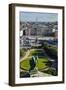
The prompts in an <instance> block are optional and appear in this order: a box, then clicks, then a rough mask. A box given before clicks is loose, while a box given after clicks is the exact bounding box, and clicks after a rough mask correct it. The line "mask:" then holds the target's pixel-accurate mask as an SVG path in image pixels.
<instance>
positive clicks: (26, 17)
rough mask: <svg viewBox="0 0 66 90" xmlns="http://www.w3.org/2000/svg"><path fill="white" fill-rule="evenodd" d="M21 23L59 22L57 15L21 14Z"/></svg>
mask: <svg viewBox="0 0 66 90" xmlns="http://www.w3.org/2000/svg"><path fill="white" fill-rule="evenodd" d="M20 21H24V22H27V21H29V22H36V21H37V22H55V21H58V14H57V13H39V12H38V13H37V12H20Z"/></svg>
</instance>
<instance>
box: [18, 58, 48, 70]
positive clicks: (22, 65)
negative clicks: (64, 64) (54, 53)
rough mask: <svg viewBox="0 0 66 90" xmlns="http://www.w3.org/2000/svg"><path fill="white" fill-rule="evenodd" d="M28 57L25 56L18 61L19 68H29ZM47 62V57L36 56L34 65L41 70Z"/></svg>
mask: <svg viewBox="0 0 66 90" xmlns="http://www.w3.org/2000/svg"><path fill="white" fill-rule="evenodd" d="M29 62H30V58H26V59H25V60H23V61H21V62H20V68H21V69H24V70H26V71H28V70H29V69H30V63H29ZM47 62H48V58H46V57H45V58H38V62H37V65H36V67H38V70H42V69H44V68H46V67H47V65H46V63H47Z"/></svg>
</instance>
